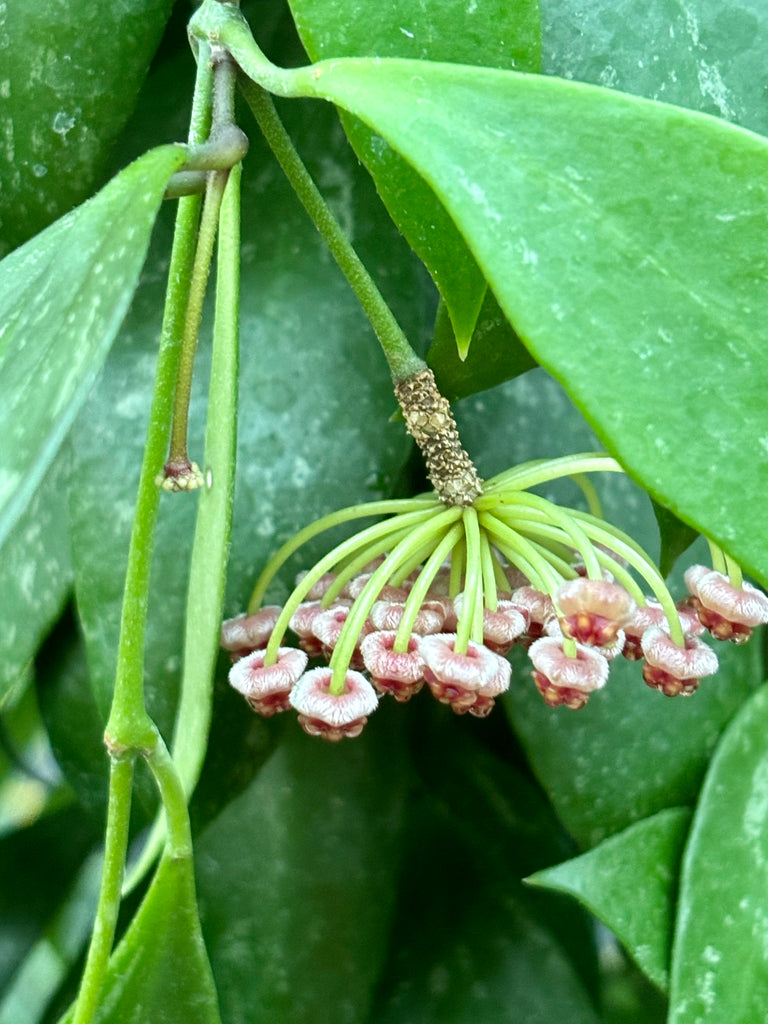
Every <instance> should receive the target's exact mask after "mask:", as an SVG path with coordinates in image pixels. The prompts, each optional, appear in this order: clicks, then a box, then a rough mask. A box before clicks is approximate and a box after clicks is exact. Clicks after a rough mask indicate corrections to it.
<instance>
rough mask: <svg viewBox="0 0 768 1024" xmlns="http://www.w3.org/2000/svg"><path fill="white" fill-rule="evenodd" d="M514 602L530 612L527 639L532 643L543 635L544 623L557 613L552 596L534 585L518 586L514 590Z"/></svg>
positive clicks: (517, 606) (518, 606) (516, 605)
mask: <svg viewBox="0 0 768 1024" xmlns="http://www.w3.org/2000/svg"><path fill="white" fill-rule="evenodd" d="M512 604H513V605H514V606H515V607H516V608H520V609H521V611H524V612H528V631H527V633H526V639H527V641H528V642H529V643H530V642H531V641H533V640H538V639H539V637H541V636H543V635H544V624H545V623H546V621H547V619H550V618H552V616H553V615H554V614H555V607H554V605H553V604H552V599H551V597H550V596H549V595H548V594H544V593H542V592H541V591H540V590H536V589H535V588H534V587H518V588H517V590H513V591H512Z"/></svg>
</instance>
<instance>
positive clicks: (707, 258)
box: [286, 60, 768, 577]
mask: <svg viewBox="0 0 768 1024" xmlns="http://www.w3.org/2000/svg"><path fill="white" fill-rule="evenodd" d="M287 81H289V79H286V82H287ZM290 88H291V89H292V90H293V89H295V90H296V91H300V92H301V93H303V94H304V93H305V94H307V95H313V96H319V97H324V98H326V99H329V100H332V101H333V102H334V103H337V104H339V105H341V106H343V107H345V109H347V110H349V111H351V112H353V113H355V114H356V115H357V116H360V117H361V118H363V119H364V120H366V122H367V123H368V124H369V126H371V127H372V128H374V129H375V130H376V131H377V132H379V133H380V134H381V135H383V136H384V137H385V138H387V140H388V141H389V142H390V144H391V145H393V146H394V147H395V148H396V149H398V151H399V152H401V153H402V154H403V155H405V156H406V157H407V158H408V160H409V161H410V162H411V163H412V164H413V165H414V166H415V167H417V168H418V169H419V170H420V172H421V173H422V175H423V176H424V178H425V180H427V181H428V182H429V183H430V185H431V186H432V187H433V189H434V190H435V192H436V193H437V195H438V196H439V198H440V199H441V200H442V202H443V204H444V205H445V207H446V209H447V210H448V211H449V212H450V214H451V216H452V217H453V218H454V220H455V222H456V224H457V225H458V226H459V228H460V229H461V231H462V233H463V234H464V236H465V238H466V239H467V240H468V242H469V244H470V247H471V248H472V251H473V253H474V255H475V257H476V259H477V260H478V263H479V265H480V267H481V268H482V270H483V272H484V273H485V275H486V277H487V279H488V282H489V284H490V286H491V287H492V288H493V290H494V293H495V294H496V297H497V298H498V300H499V303H500V305H501V307H502V309H503V310H504V312H505V313H506V314H507V316H508V317H509V319H510V322H511V323H512V325H513V326H514V328H515V330H516V331H517V332H518V334H519V335H520V337H521V338H523V339H524V340H525V342H526V344H527V346H528V347H529V349H530V350H531V351H532V352H533V354H534V355H535V356H536V358H537V359H538V360H539V361H540V362H541V363H542V364H543V365H545V366H547V367H548V368H549V369H550V370H551V371H552V372H553V373H554V374H555V375H556V376H557V377H558V378H560V379H561V380H562V381H563V382H564V383H565V385H566V386H567V388H568V390H569V392H570V394H571V395H572V396H573V397H574V399H575V400H576V402H577V404H578V405H579V406H580V408H582V409H583V411H584V414H585V415H586V416H587V418H588V419H589V421H590V422H591V423H592V425H593V427H594V428H595V430H596V431H597V433H598V435H599V436H600V437H601V438H602V439H603V440H604V441H605V443H606V444H607V446H608V447H609V448H610V450H611V451H613V452H615V453H616V454H617V455H618V456H619V457H620V459H621V461H622V462H623V463H624V464H625V465H626V466H627V467H628V469H629V470H630V472H631V473H632V474H633V475H634V476H636V477H637V478H638V479H640V480H641V481H642V482H643V485H644V486H645V487H646V489H647V490H649V491H650V493H651V494H652V495H653V496H654V497H655V498H657V499H658V500H660V501H661V502H662V503H663V504H664V505H665V506H666V507H668V508H670V509H671V510H672V511H673V512H675V513H676V514H679V515H680V516H681V517H682V518H684V519H685V520H686V521H687V522H690V523H692V524H695V525H696V526H698V527H700V528H702V529H704V530H706V531H707V533H708V534H710V535H712V536H713V537H714V538H715V539H717V540H718V541H719V542H721V543H722V545H723V546H725V547H726V548H727V549H728V550H729V551H730V552H731V553H732V554H733V555H734V556H735V557H736V558H738V559H739V560H740V561H742V562H743V563H744V564H745V565H746V566H747V567H748V568H749V569H750V571H751V572H753V573H754V574H755V575H757V576H758V577H760V576H763V577H764V576H766V573H768V570H766V566H768V537H767V536H766V534H765V532H764V531H761V530H758V531H756V530H754V529H753V528H752V527H753V523H752V511H751V510H752V509H754V508H762V507H764V506H765V505H766V504H768V473H766V472H764V471H760V470H756V468H755V453H758V452H759V451H760V450H761V446H762V443H763V441H762V440H761V439H764V438H765V437H766V436H768V411H766V405H765V402H764V395H763V389H762V388H761V386H760V382H761V381H762V380H764V379H765V376H766V373H768V354H766V349H765V346H764V345H762V344H761V343H760V341H759V339H760V338H761V337H762V332H763V330H764V324H765V322H766V315H767V314H768V310H767V309H766V308H765V302H766V294H765V290H764V288H763V287H762V282H763V278H764V269H765V245H764V242H765V216H764V211H765V209H766V205H768V140H765V139H762V138H760V137H758V136H755V135H752V134H750V133H749V132H746V131H742V130H740V129H737V128H734V127H732V126H731V125H728V124H726V123H724V122H720V121H717V120H715V119H710V118H707V117H704V116H702V115H698V114H693V113H689V112H686V111H682V110H680V109H678V108H674V107H667V106H664V105H660V104H654V103H650V102H647V101H645V100H640V99H636V98H633V97H629V96H626V95H623V94H619V93H614V92H611V91H609V90H601V89H597V88H594V87H590V86H584V85H580V84H576V83H573V82H566V81H561V80H557V79H548V78H536V77H530V76H525V75H516V74H512V73H509V72H501V71H494V70H484V69H478V68H458V67H451V66H449V65H440V64H415V63H412V62H407V61H387V60H382V61H377V62H374V61H365V60H346V61H345V60H338V61H332V62H327V63H323V64H320V65H316V66H315V67H314V68H312V69H300V70H298V71H295V72H292V73H290ZM702 396H706V400H703V399H702ZM681 439H685V443H684V444H683V443H682V441H681ZM713 456H714V457H715V459H716V466H717V479H718V486H717V487H716V488H713V487H711V486H710V476H711V470H712V460H713Z"/></svg>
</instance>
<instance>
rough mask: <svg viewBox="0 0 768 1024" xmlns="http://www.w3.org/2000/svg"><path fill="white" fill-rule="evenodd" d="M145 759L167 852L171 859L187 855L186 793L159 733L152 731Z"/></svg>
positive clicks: (189, 847)
mask: <svg viewBox="0 0 768 1024" xmlns="http://www.w3.org/2000/svg"><path fill="white" fill-rule="evenodd" d="M145 758H146V762H147V764H148V765H149V768H150V770H151V772H152V774H153V776H154V777H155V782H156V783H157V788H158V789H159V791H160V799H161V800H162V803H163V809H164V811H165V820H166V825H167V835H168V846H167V849H168V853H169V854H170V855H171V857H175V858H181V857H191V856H192V833H191V830H190V826H189V813H188V812H187V796H186V793H185V792H184V785H183V783H182V781H181V778H180V776H179V773H178V772H177V771H176V765H175V764H174V762H173V758H172V757H171V755H170V754H169V753H168V748H167V747H166V745H165V743H164V741H163V738H162V736H161V735H160V733H159V732H158V733H156V734H155V743H154V746H153V747H152V750H151V751H150V752H149V753H148V754H146V755H145Z"/></svg>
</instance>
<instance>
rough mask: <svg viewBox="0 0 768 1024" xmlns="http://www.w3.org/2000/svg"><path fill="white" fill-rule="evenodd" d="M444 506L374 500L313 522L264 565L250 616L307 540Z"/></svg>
mask: <svg viewBox="0 0 768 1024" xmlns="http://www.w3.org/2000/svg"><path fill="white" fill-rule="evenodd" d="M440 504H441V503H440V502H439V501H436V500H435V499H434V498H392V499H390V500H384V501H371V502H369V503H368V504H362V505H349V506H348V507H347V508H342V509H338V511H336V512H331V513H329V514H328V515H327V516H323V517H322V518H321V519H316V520H315V521H314V522H313V523H310V524H309V525H308V526H305V527H304V529H303V530H299V532H298V533H295V534H294V535H293V537H291V538H290V540H288V541H286V542H285V544H283V546H282V547H281V548H279V549H278V550H277V551H276V552H275V554H274V555H273V556H272V558H270V560H269V562H267V564H266V565H265V566H264V569H263V570H262V573H261V575H260V576H259V578H258V580H256V586H255V587H254V589H253V593H252V594H251V599H250V601H249V602H248V614H249V615H252V614H253V613H254V612H256V611H258V610H259V608H260V607H261V602H262V601H263V600H264V595H265V594H266V592H267V588H268V587H269V585H270V583H271V582H272V580H273V579H274V578H275V576H276V574H277V573H278V572H279V570H280V569H281V567H282V566H283V565H284V564H285V562H287V561H288V559H289V558H290V557H291V555H292V554H294V552H296V551H298V550H299V548H300V547H302V546H303V545H304V544H306V543H307V541H310V540H312V538H313V537H317V535H318V534H320V533H324V532H325V531H326V530H330V529H332V528H333V527H334V526H341V525H342V523H348V522H351V521H352V520H353V519H368V518H373V517H374V516H379V515H381V516H384V515H393V514H396V513H398V512H410V511H422V510H426V509H432V508H435V509H436V508H439V507H440ZM395 528H396V525H395V526H393V529H395Z"/></svg>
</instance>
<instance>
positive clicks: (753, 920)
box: [669, 686, 768, 1024]
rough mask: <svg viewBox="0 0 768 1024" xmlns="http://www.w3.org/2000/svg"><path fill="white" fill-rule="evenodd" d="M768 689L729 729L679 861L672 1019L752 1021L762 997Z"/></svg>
mask: <svg viewBox="0 0 768 1024" xmlns="http://www.w3.org/2000/svg"><path fill="white" fill-rule="evenodd" d="M766 735H768V687H765V686H764V687H763V688H762V689H760V690H759V691H758V692H757V693H756V694H755V695H754V696H753V697H752V699H751V700H750V701H749V703H748V704H747V705H745V707H744V708H743V709H742V710H741V711H740V712H739V714H738V715H737V717H736V718H735V719H734V721H733V722H732V723H731V725H730V726H729V727H728V729H727V731H726V732H725V734H724V736H723V739H722V742H721V743H720V745H719V746H718V748H717V751H716V752H715V756H714V757H713V759H712V764H711V765H710V768H709V771H708V772H707V777H706V780H705V782H704V787H703V789H702V791H701V796H700V798H699V802H698V804H697V806H696V813H695V815H694V819H693V824H692V826H691V833H690V838H689V840H688V844H687V846H686V849H685V856H684V858H683V870H682V876H681V882H680V898H679V902H678V915H677V925H676V930H675V942H674V947H673V954H672V972H671V986H670V988H671V991H670V1015H669V1024H694V1022H696V1024H702V1022H706V1024H716V1022H718V1021H722V1022H723V1024H725V1022H728V1024H732V1022H734V1021H745V1022H746V1021H757V1020H760V1018H761V1017H763V1016H765V1006H766V1001H768V950H766V942H765V922H766V916H767V915H768V904H767V903H766V900H767V899H768V897H767V896H766V893H767V892H768V751H767V750H766Z"/></svg>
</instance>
